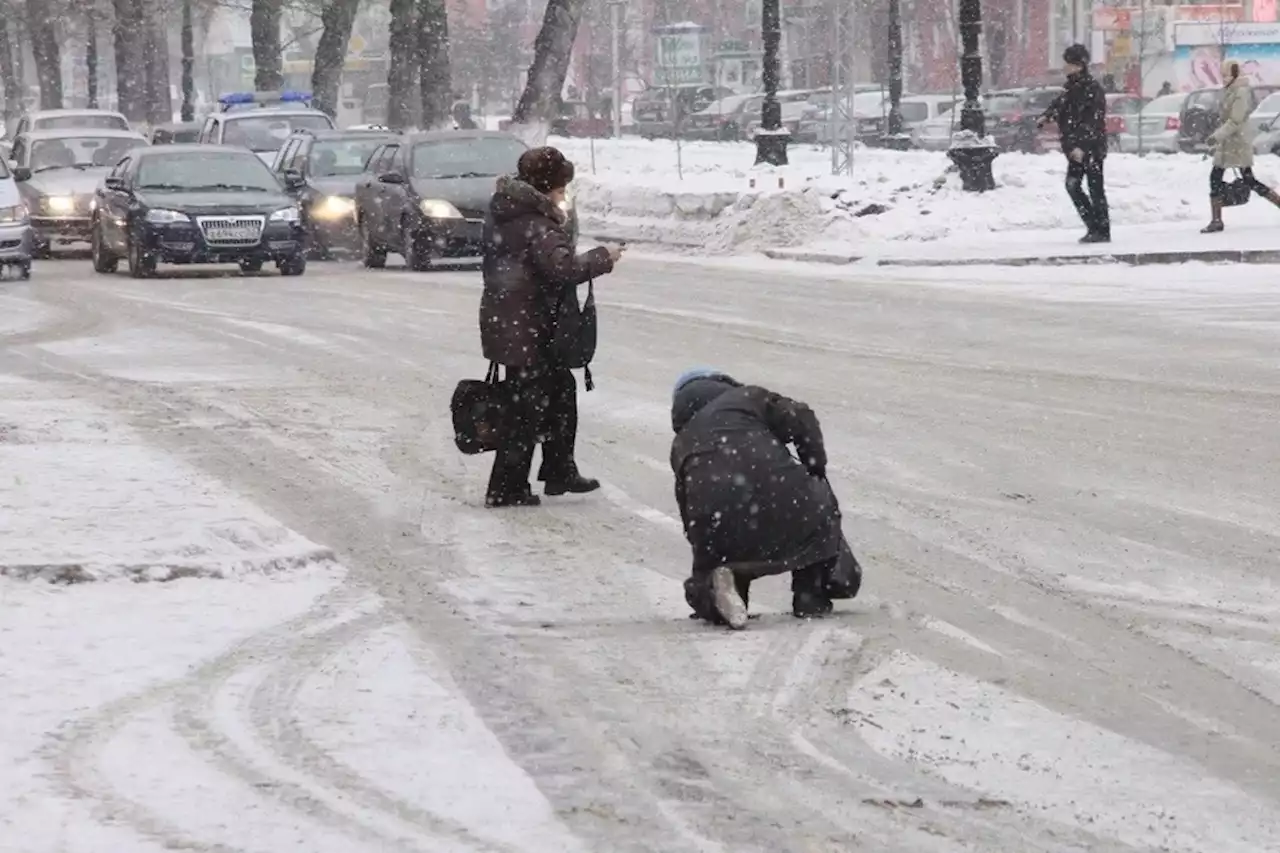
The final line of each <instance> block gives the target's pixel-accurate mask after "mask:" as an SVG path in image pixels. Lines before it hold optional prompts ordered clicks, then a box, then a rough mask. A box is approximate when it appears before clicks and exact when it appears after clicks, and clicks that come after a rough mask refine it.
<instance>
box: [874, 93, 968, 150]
mask: <svg viewBox="0 0 1280 853" xmlns="http://www.w3.org/2000/svg"><path fill="white" fill-rule="evenodd" d="M960 100H963V99H960ZM960 100H957V96H956V95H954V94H948V95H903V96H902V99H901V100H900V101H899V102H898V109H899V110H900V111H901V112H902V130H903V132H904V133H906V134H907V135H908V136H910V135H911V132H912V130H913V129H914V128H915V127H916V125H918V124H921V123H922V122H926V121H928V120H929V119H933V118H937V117H938V116H940V115H945V114H946V113H949V112H950V111H951V110H952V109H953V108H954V107H955V105H956V104H957V103H960ZM888 131H889V100H888V98H886V99H885V101H884V103H883V104H882V105H881V114H880V115H879V116H874V117H872V118H870V119H869V120H867V121H859V122H858V135H859V136H860V137H869V138H870V140H875V139H876V138H877V137H883V136H884V134H886V133H888ZM869 144H875V142H874V141H871V142H869Z"/></svg>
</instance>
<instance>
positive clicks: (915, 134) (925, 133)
mask: <svg viewBox="0 0 1280 853" xmlns="http://www.w3.org/2000/svg"><path fill="white" fill-rule="evenodd" d="M963 103H964V102H963V101H961V102H960V103H958V104H957V105H956V107H955V108H954V109H952V110H950V111H948V112H945V113H943V114H942V115H940V116H937V117H936V118H931V119H929V120H928V121H922V122H920V123H919V124H917V125H916V126H915V127H913V128H912V129H911V147H912V148H919V149H921V150H922V151H946V150H948V149H950V148H951V137H952V136H953V135H954V134H955V132H956V130H958V129H959V127H960V109H961V107H962V106H963Z"/></svg>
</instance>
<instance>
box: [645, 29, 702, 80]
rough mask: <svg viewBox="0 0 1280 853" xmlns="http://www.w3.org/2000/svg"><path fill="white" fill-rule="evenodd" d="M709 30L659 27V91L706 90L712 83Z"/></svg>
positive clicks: (655, 32)
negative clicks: (686, 87)
mask: <svg viewBox="0 0 1280 853" xmlns="http://www.w3.org/2000/svg"><path fill="white" fill-rule="evenodd" d="M706 30H707V28H706V27H703V26H699V25H698V24H672V25H670V26H665V27H655V28H654V30H653V35H654V63H653V84H654V85H655V86H658V87H669V86H705V85H706V84H707V82H708V80H709V79H710V76H709V72H710V69H709V68H708V65H709V63H708V62H707V59H708V55H707V34H706Z"/></svg>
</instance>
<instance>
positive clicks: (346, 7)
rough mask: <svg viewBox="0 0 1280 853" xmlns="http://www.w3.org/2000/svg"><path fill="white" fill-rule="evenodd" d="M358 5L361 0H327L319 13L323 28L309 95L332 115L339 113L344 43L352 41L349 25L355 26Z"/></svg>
mask: <svg viewBox="0 0 1280 853" xmlns="http://www.w3.org/2000/svg"><path fill="white" fill-rule="evenodd" d="M359 8H360V0H329V2H327V3H326V4H325V6H324V10H323V11H322V12H321V13H320V24H321V26H322V27H323V30H322V31H321V33H320V41H319V43H318V44H317V45H316V57H315V64H314V65H313V66H312V71H311V96H312V97H313V98H314V99H315V105H316V107H317V108H319V109H322V110H324V111H325V112H327V113H328V114H329V115H331V116H337V114H338V87H339V85H340V84H341V83H342V66H343V64H344V63H345V62H346V59H347V43H348V42H350V41H351V28H352V27H353V26H355V22H356V12H357V11H358V10H359Z"/></svg>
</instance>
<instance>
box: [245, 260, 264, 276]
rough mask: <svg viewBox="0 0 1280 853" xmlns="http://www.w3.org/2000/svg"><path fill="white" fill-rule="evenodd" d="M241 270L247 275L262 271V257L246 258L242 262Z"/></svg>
mask: <svg viewBox="0 0 1280 853" xmlns="http://www.w3.org/2000/svg"><path fill="white" fill-rule="evenodd" d="M240 272H242V273H245V274H246V275H253V274H254V273H259V272H262V258H246V259H244V260H243V261H241V262H240Z"/></svg>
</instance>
